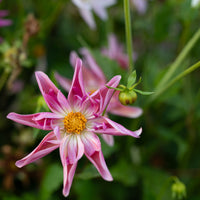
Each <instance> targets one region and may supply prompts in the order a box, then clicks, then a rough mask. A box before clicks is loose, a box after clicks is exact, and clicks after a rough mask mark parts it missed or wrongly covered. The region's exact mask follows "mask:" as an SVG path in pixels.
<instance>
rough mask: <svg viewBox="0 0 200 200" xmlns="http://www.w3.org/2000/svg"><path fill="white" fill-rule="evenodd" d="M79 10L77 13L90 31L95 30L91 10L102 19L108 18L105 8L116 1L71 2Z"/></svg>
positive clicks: (81, 0) (77, 0)
mask: <svg viewBox="0 0 200 200" xmlns="http://www.w3.org/2000/svg"><path fill="white" fill-rule="evenodd" d="M72 2H73V3H74V4H75V5H76V6H77V7H78V8H79V12H80V14H81V16H82V17H83V19H84V20H85V22H86V23H87V24H88V26H89V27H90V28H91V29H95V28H96V24H95V21H94V17H93V14H92V10H94V12H95V13H96V14H97V15H98V16H99V17H100V18H101V19H102V20H106V19H107V18H108V15H107V12H106V8H107V7H109V6H112V5H114V4H115V3H116V0H100V1H97V0H72Z"/></svg>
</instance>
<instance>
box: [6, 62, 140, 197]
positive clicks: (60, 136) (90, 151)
mask: <svg viewBox="0 0 200 200" xmlns="http://www.w3.org/2000/svg"><path fill="white" fill-rule="evenodd" d="M82 70H83V69H82V62H81V60H80V59H77V61H76V66H75V72H74V77H73V80H72V85H71V88H70V91H69V94H68V98H67V99H66V98H65V96H64V95H63V94H62V93H61V91H60V90H58V88H57V87H56V86H55V85H54V84H53V83H52V82H51V80H50V79H49V78H48V76H47V75H46V74H44V73H43V72H36V79H37V82H38V85H39V88H40V91H41V93H42V95H43V97H44V99H45V101H46V103H47V105H48V107H49V109H50V110H51V111H52V112H42V113H36V114H30V115H20V114H16V113H10V114H9V115H8V116H7V117H8V118H9V119H11V120H13V121H16V122H18V123H21V124H24V125H28V126H31V127H35V128H39V129H43V130H52V131H51V132H50V133H48V134H47V135H46V136H45V137H44V138H43V140H42V141H41V143H40V144H39V145H38V146H37V147H36V149H34V150H33V151H32V152H31V153H30V154H29V155H27V156H26V157H24V158H23V159H21V160H18V161H17V162H16V166H18V167H23V166H25V165H27V164H29V163H31V162H34V161H36V160H37V159H39V158H41V157H43V156H45V155H47V154H49V153H50V152H52V151H53V150H55V149H57V148H59V149H60V158H61V161H62V165H63V176H64V178H63V195H64V196H68V194H69V191H70V188H71V184H72V181H73V177H74V173H75V170H76V166H77V163H78V160H79V159H80V158H81V157H82V156H83V154H85V155H86V157H87V158H88V159H89V160H90V161H91V162H92V163H93V164H94V166H95V167H96V168H97V170H98V171H99V173H100V174H101V176H102V178H103V179H105V180H107V181H112V180H113V179H112V176H111V174H110V172H109V170H108V168H107V165H106V162H105V160H104V156H103V153H102V151H101V143H100V140H99V138H98V136H97V135H96V133H100V134H108V135H129V136H133V137H139V135H140V134H141V132H142V129H139V130H137V131H134V132H133V131H130V130H128V129H126V128H125V127H123V126H122V125H120V124H118V123H116V122H114V121H112V120H110V119H109V118H107V117H105V116H102V112H103V111H104V109H105V108H106V106H107V104H108V103H109V101H110V98H111V96H112V94H113V90H112V89H108V88H107V87H106V86H103V87H101V88H100V89H99V90H97V91H96V92H94V93H93V94H92V95H90V96H89V95H88V93H87V92H86V91H85V89H84V86H83V85H84V84H83V74H82ZM120 78H121V77H120V76H115V77H113V78H112V79H111V80H110V81H109V82H108V83H107V85H109V86H112V87H116V86H117V85H118V83H119V81H120Z"/></svg>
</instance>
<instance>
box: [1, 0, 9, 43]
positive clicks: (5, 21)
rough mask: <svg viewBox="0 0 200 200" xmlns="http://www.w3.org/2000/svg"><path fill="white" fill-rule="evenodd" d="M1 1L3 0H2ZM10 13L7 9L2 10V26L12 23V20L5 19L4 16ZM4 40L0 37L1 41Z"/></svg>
mask: <svg viewBox="0 0 200 200" xmlns="http://www.w3.org/2000/svg"><path fill="white" fill-rule="evenodd" d="M0 3H1V0H0ZM7 15H8V11H7V10H0V27H4V26H10V25H11V24H12V21H11V20H9V19H3V17H5V16H7ZM1 41H2V38H1V37H0V42H1Z"/></svg>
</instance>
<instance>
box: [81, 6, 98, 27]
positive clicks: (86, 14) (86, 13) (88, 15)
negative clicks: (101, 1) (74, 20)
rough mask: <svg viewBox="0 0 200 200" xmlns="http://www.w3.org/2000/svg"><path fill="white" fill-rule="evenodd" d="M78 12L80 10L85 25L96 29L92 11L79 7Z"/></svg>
mask: <svg viewBox="0 0 200 200" xmlns="http://www.w3.org/2000/svg"><path fill="white" fill-rule="evenodd" d="M79 12H80V14H81V16H82V18H83V19H84V20H85V22H86V23H87V25H88V26H89V27H90V28H91V29H93V30H94V29H96V24H95V21H94V17H93V15H92V11H91V10H87V9H79Z"/></svg>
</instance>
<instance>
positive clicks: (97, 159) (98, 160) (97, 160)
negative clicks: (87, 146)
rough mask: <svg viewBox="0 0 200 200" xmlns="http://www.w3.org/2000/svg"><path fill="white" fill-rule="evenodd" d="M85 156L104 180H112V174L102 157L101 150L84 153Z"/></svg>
mask: <svg viewBox="0 0 200 200" xmlns="http://www.w3.org/2000/svg"><path fill="white" fill-rule="evenodd" d="M85 155H86V156H87V158H88V159H89V160H90V161H91V163H92V164H93V165H94V166H95V167H96V169H97V170H98V172H99V173H100V174H101V176H102V178H103V179H105V180H106V181H112V180H113V178H112V175H111V174H110V172H109V170H108V167H107V165H106V162H105V160H104V157H103V153H102V151H101V150H100V151H95V152H94V153H93V154H92V155H88V154H87V153H85Z"/></svg>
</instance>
